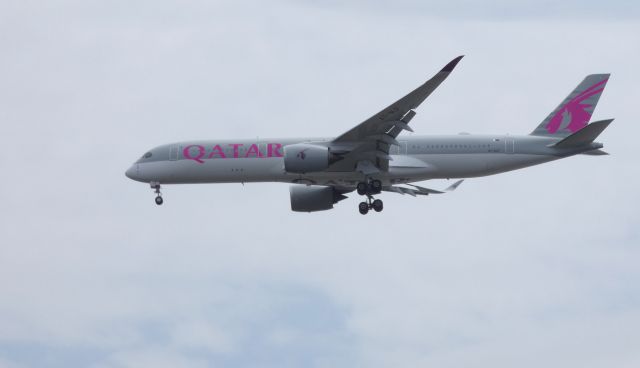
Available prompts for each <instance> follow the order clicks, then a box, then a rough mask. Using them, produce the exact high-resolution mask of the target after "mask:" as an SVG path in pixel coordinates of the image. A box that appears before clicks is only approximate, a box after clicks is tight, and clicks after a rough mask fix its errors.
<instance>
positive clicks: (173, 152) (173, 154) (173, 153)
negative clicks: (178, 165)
mask: <svg viewBox="0 0 640 368" xmlns="http://www.w3.org/2000/svg"><path fill="white" fill-rule="evenodd" d="M177 160H178V146H171V147H170V148H169V161H177Z"/></svg>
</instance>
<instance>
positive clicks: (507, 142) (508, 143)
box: [504, 138, 515, 153]
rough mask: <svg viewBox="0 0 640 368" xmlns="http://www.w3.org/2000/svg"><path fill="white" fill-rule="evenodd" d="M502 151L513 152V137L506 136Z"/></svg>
mask: <svg viewBox="0 0 640 368" xmlns="http://www.w3.org/2000/svg"><path fill="white" fill-rule="evenodd" d="M504 152H505V153H514V152H515V142H514V141H513V138H507V139H505V140H504Z"/></svg>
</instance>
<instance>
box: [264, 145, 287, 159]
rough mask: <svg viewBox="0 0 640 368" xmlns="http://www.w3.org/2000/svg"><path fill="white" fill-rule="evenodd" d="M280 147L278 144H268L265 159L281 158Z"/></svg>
mask: <svg viewBox="0 0 640 368" xmlns="http://www.w3.org/2000/svg"><path fill="white" fill-rule="evenodd" d="M281 150H282V145H281V144H280V143H269V144H268V145H267V157H282V156H283V155H282V151H281Z"/></svg>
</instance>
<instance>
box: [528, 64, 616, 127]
mask: <svg viewBox="0 0 640 368" xmlns="http://www.w3.org/2000/svg"><path fill="white" fill-rule="evenodd" d="M608 80H609V74H591V75H588V76H587V77H586V78H585V79H584V80H583V81H582V82H581V83H580V84H579V85H578V86H577V87H576V89H574V90H573V92H571V93H570V94H569V96H567V98H565V99H564V101H562V103H561V104H560V105H559V106H558V107H556V109H555V110H553V111H552V112H551V114H549V116H547V118H546V119H544V121H542V123H540V125H538V127H537V128H536V129H535V130H534V131H533V132H531V135H541V136H551V137H558V138H563V137H567V136H569V135H571V134H573V133H575V132H577V131H578V130H580V129H582V128H584V127H585V126H587V124H588V123H589V120H590V119H591V115H592V114H593V110H594V109H595V108H596V105H597V104H598V100H599V99H600V95H602V91H604V87H605V86H606V85H607V81H608Z"/></svg>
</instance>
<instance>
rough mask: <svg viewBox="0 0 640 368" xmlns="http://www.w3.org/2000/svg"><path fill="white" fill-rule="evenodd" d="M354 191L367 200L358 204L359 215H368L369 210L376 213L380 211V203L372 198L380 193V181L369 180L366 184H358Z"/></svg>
mask: <svg viewBox="0 0 640 368" xmlns="http://www.w3.org/2000/svg"><path fill="white" fill-rule="evenodd" d="M356 190H357V191H358V194H360V195H366V196H367V200H366V201H365V202H360V204H359V205H358V211H360V213H361V214H363V215H366V214H367V213H369V210H370V209H373V210H374V211H376V212H380V211H382V208H383V204H382V201H381V200H379V199H375V198H373V195H374V194H379V193H380V192H382V182H381V181H380V180H371V181H369V182H368V183H365V182H360V183H358V185H357V186H356Z"/></svg>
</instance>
